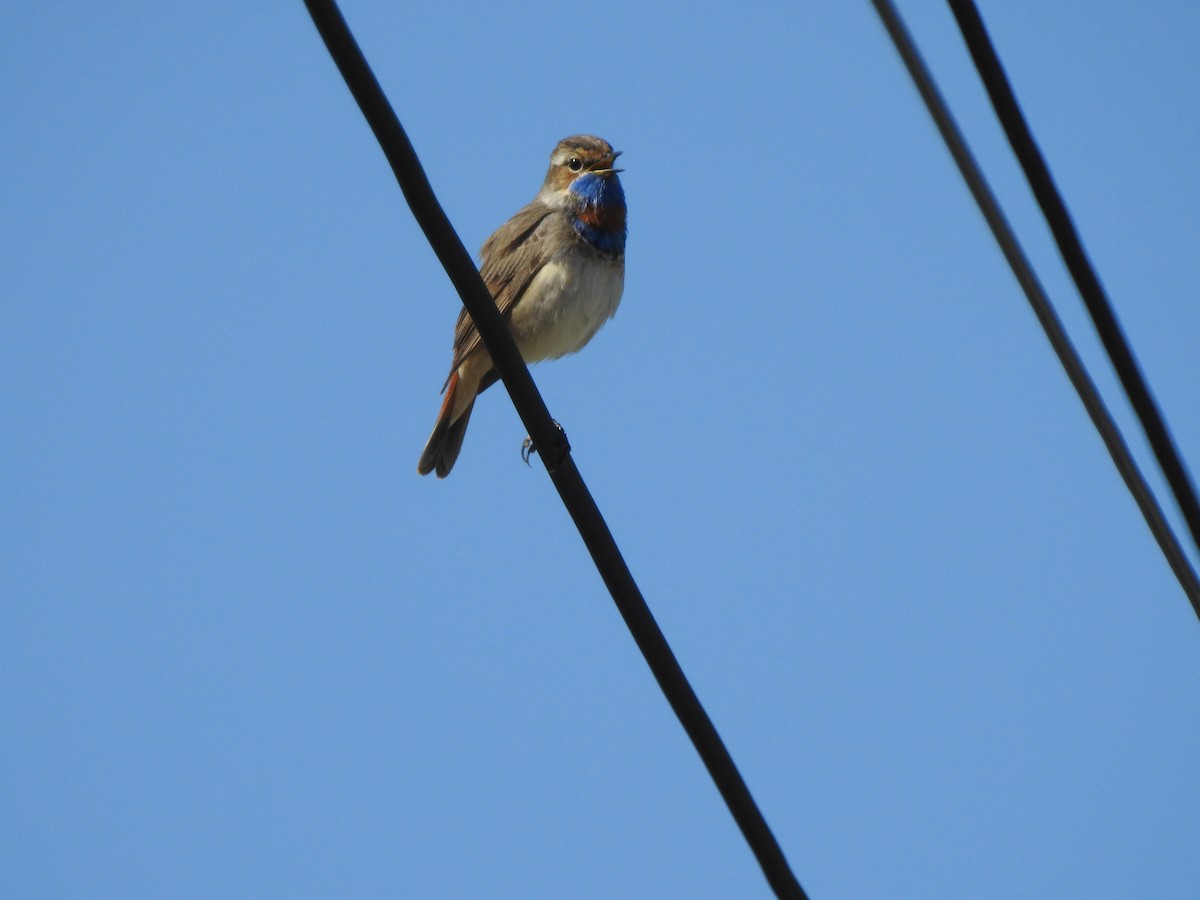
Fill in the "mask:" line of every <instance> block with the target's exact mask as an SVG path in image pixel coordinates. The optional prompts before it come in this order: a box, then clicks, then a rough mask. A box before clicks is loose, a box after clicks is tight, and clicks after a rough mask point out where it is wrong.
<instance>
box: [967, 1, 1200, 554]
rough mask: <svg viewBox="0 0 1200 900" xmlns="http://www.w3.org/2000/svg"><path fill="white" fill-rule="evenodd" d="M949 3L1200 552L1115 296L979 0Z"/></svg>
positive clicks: (1179, 469)
mask: <svg viewBox="0 0 1200 900" xmlns="http://www.w3.org/2000/svg"><path fill="white" fill-rule="evenodd" d="M948 2H949V4H950V11H951V12H953V13H954V18H955V19H956V20H957V21H958V28H959V31H961V32H962V36H963V40H964V41H965V42H966V45H967V50H969V51H970V53H971V59H972V60H974V61H975V68H976V69H977V70H978V71H979V77H980V79H982V81H983V85H984V87H985V88H986V89H987V93H988V97H989V98H990V99H991V101H992V107H993V108H994V109H995V110H996V116H997V118H999V120H1000V124H1001V125H1002V126H1004V133H1005V134H1006V135H1007V136H1008V143H1009V144H1010V145H1011V146H1012V149H1013V152H1014V153H1015V154H1016V155H1017V160H1018V161H1019V162H1020V163H1021V168H1022V169H1023V170H1024V172H1025V178H1026V180H1027V181H1028V182H1029V186H1030V188H1032V189H1033V195H1034V197H1035V198H1037V202H1038V205H1039V206H1040V207H1041V208H1042V215H1044V216H1045V217H1046V222H1047V223H1048V224H1049V225H1050V230H1051V232H1052V233H1053V234H1054V240H1055V242H1056V243H1057V244H1058V251H1059V253H1060V254H1062V258H1063V261H1064V262H1065V263H1066V265H1067V270H1068V271H1069V272H1070V273H1071V277H1072V278H1073V279H1074V280H1075V286H1076V287H1077V288H1078V289H1079V294H1080V296H1081V297H1083V302H1084V305H1085V306H1086V307H1087V310H1088V312H1089V313H1090V314H1091V316H1092V322H1093V323H1094V324H1095V326H1096V331H1097V333H1098V334H1099V335H1100V341H1101V342H1102V343H1103V344H1104V349H1105V350H1106V351H1108V357H1109V359H1111V360H1112V364H1113V368H1114V369H1116V372H1117V377H1119V378H1120V379H1121V385H1122V387H1124V388H1125V394H1126V396H1128V397H1129V402H1130V403H1131V404H1132V405H1133V409H1134V412H1136V413H1137V417H1138V420H1139V421H1140V422H1141V423H1142V430H1143V431H1145V432H1146V437H1147V439H1149V441H1150V447H1151V448H1152V449H1153V450H1154V455H1155V457H1156V458H1157V459H1158V465H1159V467H1160V468H1161V469H1162V471H1163V474H1164V475H1165V476H1166V478H1167V484H1168V485H1170V488H1171V492H1172V493H1173V494H1174V495H1175V502H1176V503H1178V504H1179V509H1180V511H1181V512H1182V513H1183V518H1184V521H1185V522H1187V526H1188V529H1189V530H1190V531H1191V533H1192V540H1193V541H1194V542H1195V544H1196V547H1197V548H1198V549H1200V501H1198V500H1197V499H1196V487H1195V485H1194V484H1193V483H1192V479H1191V476H1190V475H1189V474H1188V470H1187V467H1186V466H1185V465H1184V462H1183V459H1182V457H1181V456H1180V455H1179V450H1178V448H1177V447H1176V446H1175V442H1174V440H1172V438H1171V432H1170V430H1169V429H1168V428H1167V423H1166V421H1165V420H1164V419H1163V416H1162V412H1161V411H1160V410H1159V408H1158V404H1157V403H1156V402H1155V400H1154V395H1153V394H1151V393H1150V386H1149V385H1148V384H1146V380H1145V378H1144V377H1143V376H1142V372H1141V369H1140V368H1139V366H1138V363H1137V359H1136V358H1135V357H1134V355H1133V350H1132V349H1131V348H1130V346H1129V342H1128V341H1127V340H1126V339H1125V334H1124V332H1123V331H1122V330H1121V324H1120V322H1118V321H1117V316H1116V313H1114V312H1113V308H1112V304H1111V303H1110V302H1109V299H1108V295H1107V294H1106V293H1105V291H1104V288H1103V286H1102V285H1101V284H1100V278H1099V277H1098V276H1097V275H1096V270H1095V268H1093V266H1092V263H1091V260H1089V259H1088V255H1087V251H1085V250H1084V248H1083V242H1082V241H1081V240H1080V238H1079V232H1078V231H1077V230H1076V229H1075V224H1074V222H1073V221H1072V220H1071V214H1070V213H1069V212H1068V211H1067V206H1066V203H1064V202H1063V198H1062V195H1061V194H1060V193H1059V191H1058V187H1057V186H1056V185H1055V183H1054V178H1053V177H1052V176H1051V175H1050V169H1049V167H1048V166H1047V165H1046V159H1045V157H1043V156H1042V152H1041V150H1040V149H1038V145H1037V142H1036V141H1035V140H1034V139H1033V134H1032V132H1031V131H1030V130H1029V123H1028V122H1026V120H1025V116H1024V114H1023V113H1022V112H1021V107H1020V105H1018V103H1017V98H1016V95H1015V94H1014V93H1013V90H1012V85H1011V84H1009V81H1008V76H1007V75H1006V74H1005V72H1004V67H1003V66H1002V65H1001V64H1000V59H999V57H998V56H997V55H996V50H995V48H994V47H993V46H992V42H991V39H990V38H989V37H988V33H987V29H986V28H985V27H984V24H983V19H982V18H980V16H979V10H978V9H977V8H976V7H975V4H974V3H973V2H972V0H948Z"/></svg>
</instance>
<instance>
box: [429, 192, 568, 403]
mask: <svg viewBox="0 0 1200 900" xmlns="http://www.w3.org/2000/svg"><path fill="white" fill-rule="evenodd" d="M551 212H552V210H551V209H550V208H549V207H548V206H546V205H545V204H544V203H539V202H538V201H536V200H535V201H534V202H533V203H530V204H529V205H528V206H526V207H525V208H524V209H522V210H521V211H520V212H518V213H517V214H516V215H515V216H513V217H512V218H511V219H509V220H508V221H507V222H505V223H504V224H503V225H501V226H500V227H499V228H498V229H496V232H495V233H494V234H493V235H492V236H491V237H490V238H488V239H487V240H486V241H485V242H484V244H483V250H482V252H481V254H480V256H481V258H482V259H483V265H482V266H481V267H480V269H479V274H480V275H482V276H483V282H484V284H486V285H487V287H488V290H489V291H491V293H492V297H493V298H495V301H496V306H497V308H499V310H500V315H502V316H505V317H507V316H508V315H509V314H510V313H511V312H512V308H513V306H514V305H515V304H516V302H517V301H518V300H520V299H521V295H522V294H524V293H525V290H526V288H528V287H529V282H531V281H533V276H534V275H536V274H537V272H538V270H539V269H541V267H542V266H543V265H545V264H546V261H547V260H548V259H549V258H550V256H551V255H552V253H553V252H554V249H555V246H556V245H558V244H559V242H558V241H556V240H554V237H555V234H556V231H555V228H554V222H555V217H553V216H551ZM480 343H481V342H480V338H479V332H478V331H476V330H475V322H474V321H473V320H472V319H471V317H470V316H469V315H467V311H466V309H463V311H462V312H460V313H459V314H458V323H457V324H456V325H455V326H454V363H453V364H452V365H451V367H450V371H451V372H454V371H455V370H457V369H458V367H459V366H460V365H462V362H463V360H465V359H466V358H467V357H468V356H470V355H471V353H472V352H474V351H475V349H476V348H477V347H479V346H480ZM489 383H490V382H489Z"/></svg>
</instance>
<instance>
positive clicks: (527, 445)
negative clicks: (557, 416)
mask: <svg viewBox="0 0 1200 900" xmlns="http://www.w3.org/2000/svg"><path fill="white" fill-rule="evenodd" d="M554 427H555V428H557V429H558V438H557V439H556V440H555V442H554V447H553V448H551V449H552V450H553V453H554V455H553V457H547V459H552V460H553V464H552V465H550V466H548V468H549V469H550V471H551V472H553V471H554V470H555V469H556V468H557V467H558V464H559V463H560V462H562V461H563V459H564V458H566V455H567V454H568V453H570V452H571V444H570V442H569V441H568V440H567V433H566V432H565V431H563V427H562V426H561V425H559V424H558V423H557V422H555V423H554ZM537 452H538V448H537V447H535V446H534V445H533V438H531V437H530V436H529V435H525V440H523V441H521V459H523V460H524V461H525V465H527V466H531V465H532V463H531V462H530V461H529V460H530V458H531V457H532V456H533V454H535V453H537Z"/></svg>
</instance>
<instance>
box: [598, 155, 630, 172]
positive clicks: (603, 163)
mask: <svg viewBox="0 0 1200 900" xmlns="http://www.w3.org/2000/svg"><path fill="white" fill-rule="evenodd" d="M620 155H621V151H620V150H614V151H613V153H612V156H609V157H608V158H607V159H601V160H598V161H597V165H596V166H595V168H593V169H592V171H593V172H595V173H596V174H597V175H615V174H617V173H618V172H624V171H625V170H624V169H614V168H613V163H614V162H616V159H617V157H618V156H620Z"/></svg>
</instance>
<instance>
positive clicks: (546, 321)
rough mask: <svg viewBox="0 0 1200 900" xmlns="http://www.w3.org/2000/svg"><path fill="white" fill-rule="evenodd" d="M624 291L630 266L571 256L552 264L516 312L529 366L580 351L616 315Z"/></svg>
mask: <svg viewBox="0 0 1200 900" xmlns="http://www.w3.org/2000/svg"><path fill="white" fill-rule="evenodd" d="M624 287H625V263H624V260H608V259H603V258H601V257H599V256H592V255H590V254H582V253H570V254H566V255H564V256H561V257H559V258H558V259H555V260H552V261H551V262H548V263H547V264H546V265H545V266H543V267H542V269H541V271H540V272H538V273H537V275H535V276H534V278H533V281H532V282H531V283H530V285H529V287H528V289H527V290H526V291H525V294H524V295H523V296H522V297H521V299H520V300H518V301H517V304H516V305H515V306H514V307H513V311H512V331H513V336H514V337H515V338H516V340H517V346H518V347H519V348H520V349H521V355H522V356H523V357H525V361H526V362H531V363H532V362H537V361H539V360H543V359H557V358H558V357H560V356H565V355H566V354H568V353H574V352H575V351H576V350H579V349H580V348H581V347H583V345H584V344H586V343H587V342H588V341H590V340H591V339H592V336H593V335H595V333H596V332H597V331H599V330H600V326H601V325H603V324H604V323H605V322H607V321H608V320H609V319H611V318H612V317H613V315H614V314H615V313H616V311H617V304H619V303H620V302H621V291H622V290H623V289H624Z"/></svg>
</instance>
